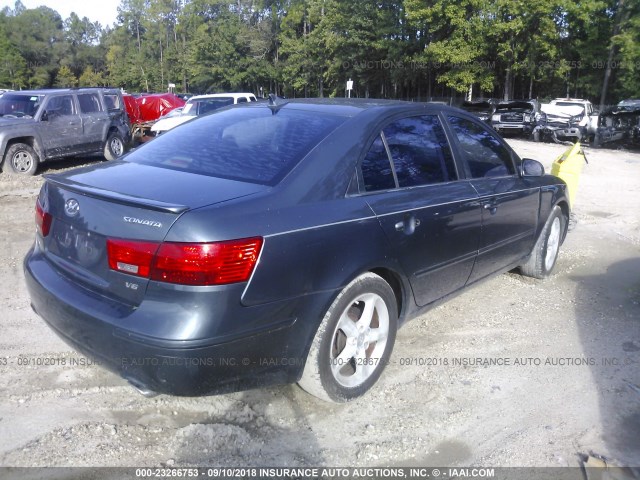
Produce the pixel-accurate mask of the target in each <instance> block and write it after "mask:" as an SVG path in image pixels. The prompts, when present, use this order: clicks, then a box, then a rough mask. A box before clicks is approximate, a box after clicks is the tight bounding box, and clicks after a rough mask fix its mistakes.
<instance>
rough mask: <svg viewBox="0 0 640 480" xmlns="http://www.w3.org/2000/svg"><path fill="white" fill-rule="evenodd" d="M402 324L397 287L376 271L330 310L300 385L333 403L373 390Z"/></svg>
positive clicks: (349, 287) (358, 281) (362, 278)
mask: <svg viewBox="0 0 640 480" xmlns="http://www.w3.org/2000/svg"><path fill="white" fill-rule="evenodd" d="M397 328H398V307H397V303H396V297H395V294H394V293H393V290H392V289H391V287H390V286H389V284H388V283H387V282H385V281H384V280H383V279H382V278H381V277H380V276H378V275H376V274H374V273H365V274H363V275H361V276H359V277H358V278H356V279H355V280H353V281H352V282H351V283H350V284H349V285H347V286H346V287H345V288H344V290H342V292H340V294H339V295H338V297H337V298H336V299H335V300H334V302H333V304H332V305H331V307H329V310H327V313H326V314H325V316H324V318H323V319H322V322H321V323H320V326H319V327H318V331H317V332H316V335H315V337H314V339H313V341H312V344H311V348H310V350H309V355H308V356H307V361H306V364H305V367H304V372H303V374H302V378H301V379H300V381H299V382H298V384H299V385H300V386H301V387H302V388H303V389H304V390H306V391H307V392H308V393H310V394H312V395H314V396H316V397H318V398H320V399H322V400H326V401H329V402H336V403H342V402H348V401H350V400H354V399H356V398H358V397H360V396H362V395H364V393H365V392H366V391H367V390H369V389H370V388H371V387H372V386H373V385H374V384H375V382H376V381H377V380H378V378H379V377H380V375H381V374H382V371H383V370H384V367H385V365H386V364H387V362H388V361H389V357H390V356H391V351H392V349H393V344H394V342H395V338H396V331H397Z"/></svg>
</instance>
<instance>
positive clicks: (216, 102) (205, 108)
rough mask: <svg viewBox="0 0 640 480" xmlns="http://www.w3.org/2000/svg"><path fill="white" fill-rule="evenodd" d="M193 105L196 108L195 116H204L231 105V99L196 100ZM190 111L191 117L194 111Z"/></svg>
mask: <svg viewBox="0 0 640 480" xmlns="http://www.w3.org/2000/svg"><path fill="white" fill-rule="evenodd" d="M194 104H195V108H196V110H195V114H196V115H204V114H205V113H209V112H213V111H214V110H217V109H219V108H222V107H226V106H228V105H233V97H214V98H203V99H201V100H196V101H195V102H194ZM191 110H192V111H191V115H193V114H194V111H193V109H191ZM187 111H189V110H187Z"/></svg>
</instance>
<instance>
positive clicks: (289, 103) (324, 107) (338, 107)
mask: <svg viewBox="0 0 640 480" xmlns="http://www.w3.org/2000/svg"><path fill="white" fill-rule="evenodd" d="M265 107H269V108H274V109H276V110H280V109H287V110H302V111H307V112H316V113H327V114H334V115H342V116H347V117H353V116H356V115H358V114H359V113H362V112H364V111H367V110H377V111H381V110H384V111H387V112H388V111H389V110H397V111H398V112H402V111H406V110H408V109H415V110H416V111H424V110H425V109H427V110H431V111H448V112H457V113H460V112H463V110H460V109H459V108H454V107H450V106H448V105H444V104H441V103H436V102H409V101H403V100H383V99H377V98H296V99H286V98H278V99H277V101H276V103H275V104H273V105H269V104H268V103H266V102H264V101H260V102H253V103H250V104H244V105H238V106H236V107H235V108H265ZM463 113H466V112H463Z"/></svg>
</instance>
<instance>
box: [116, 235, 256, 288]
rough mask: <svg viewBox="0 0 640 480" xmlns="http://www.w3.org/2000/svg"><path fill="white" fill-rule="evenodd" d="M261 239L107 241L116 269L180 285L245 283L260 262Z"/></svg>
mask: <svg viewBox="0 0 640 480" xmlns="http://www.w3.org/2000/svg"><path fill="white" fill-rule="evenodd" d="M261 248H262V238H248V239H243V240H233V241H229V242H215V243H170V242H169V243H161V244H158V243H151V242H139V241H133V240H118V239H109V240H107V252H108V257H109V267H110V268H111V269H113V270H116V271H119V272H124V273H129V274H131V275H137V276H140V277H146V278H150V279H151V280H157V281H160V282H168V283H177V284H181V285H224V284H228V283H236V282H246V281H247V280H249V277H250V276H251V273H252V272H253V269H254V268H255V266H256V263H257V262H258V256H259V255H260V249H261Z"/></svg>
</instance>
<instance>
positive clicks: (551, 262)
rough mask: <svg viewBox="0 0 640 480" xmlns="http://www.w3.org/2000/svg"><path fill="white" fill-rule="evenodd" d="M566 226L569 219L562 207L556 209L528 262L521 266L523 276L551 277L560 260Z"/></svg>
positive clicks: (541, 233) (550, 216)
mask: <svg viewBox="0 0 640 480" xmlns="http://www.w3.org/2000/svg"><path fill="white" fill-rule="evenodd" d="M566 224H567V218H566V217H565V215H564V213H562V210H561V209H560V207H558V206H556V207H554V209H553V210H552V212H551V215H549V218H548V219H547V221H546V223H545V225H544V227H543V229H542V232H540V236H539V237H538V240H537V241H536V244H535V246H534V247H533V251H532V252H531V255H530V256H529V258H528V260H527V262H526V263H524V264H523V265H521V266H520V272H521V273H522V274H523V275H525V276H527V277H533V278H539V279H542V278H547V277H548V276H549V275H551V272H552V271H553V267H554V266H555V264H556V260H557V259H558V252H559V251H560V243H561V241H562V235H563V232H564V229H565V225H566Z"/></svg>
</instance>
